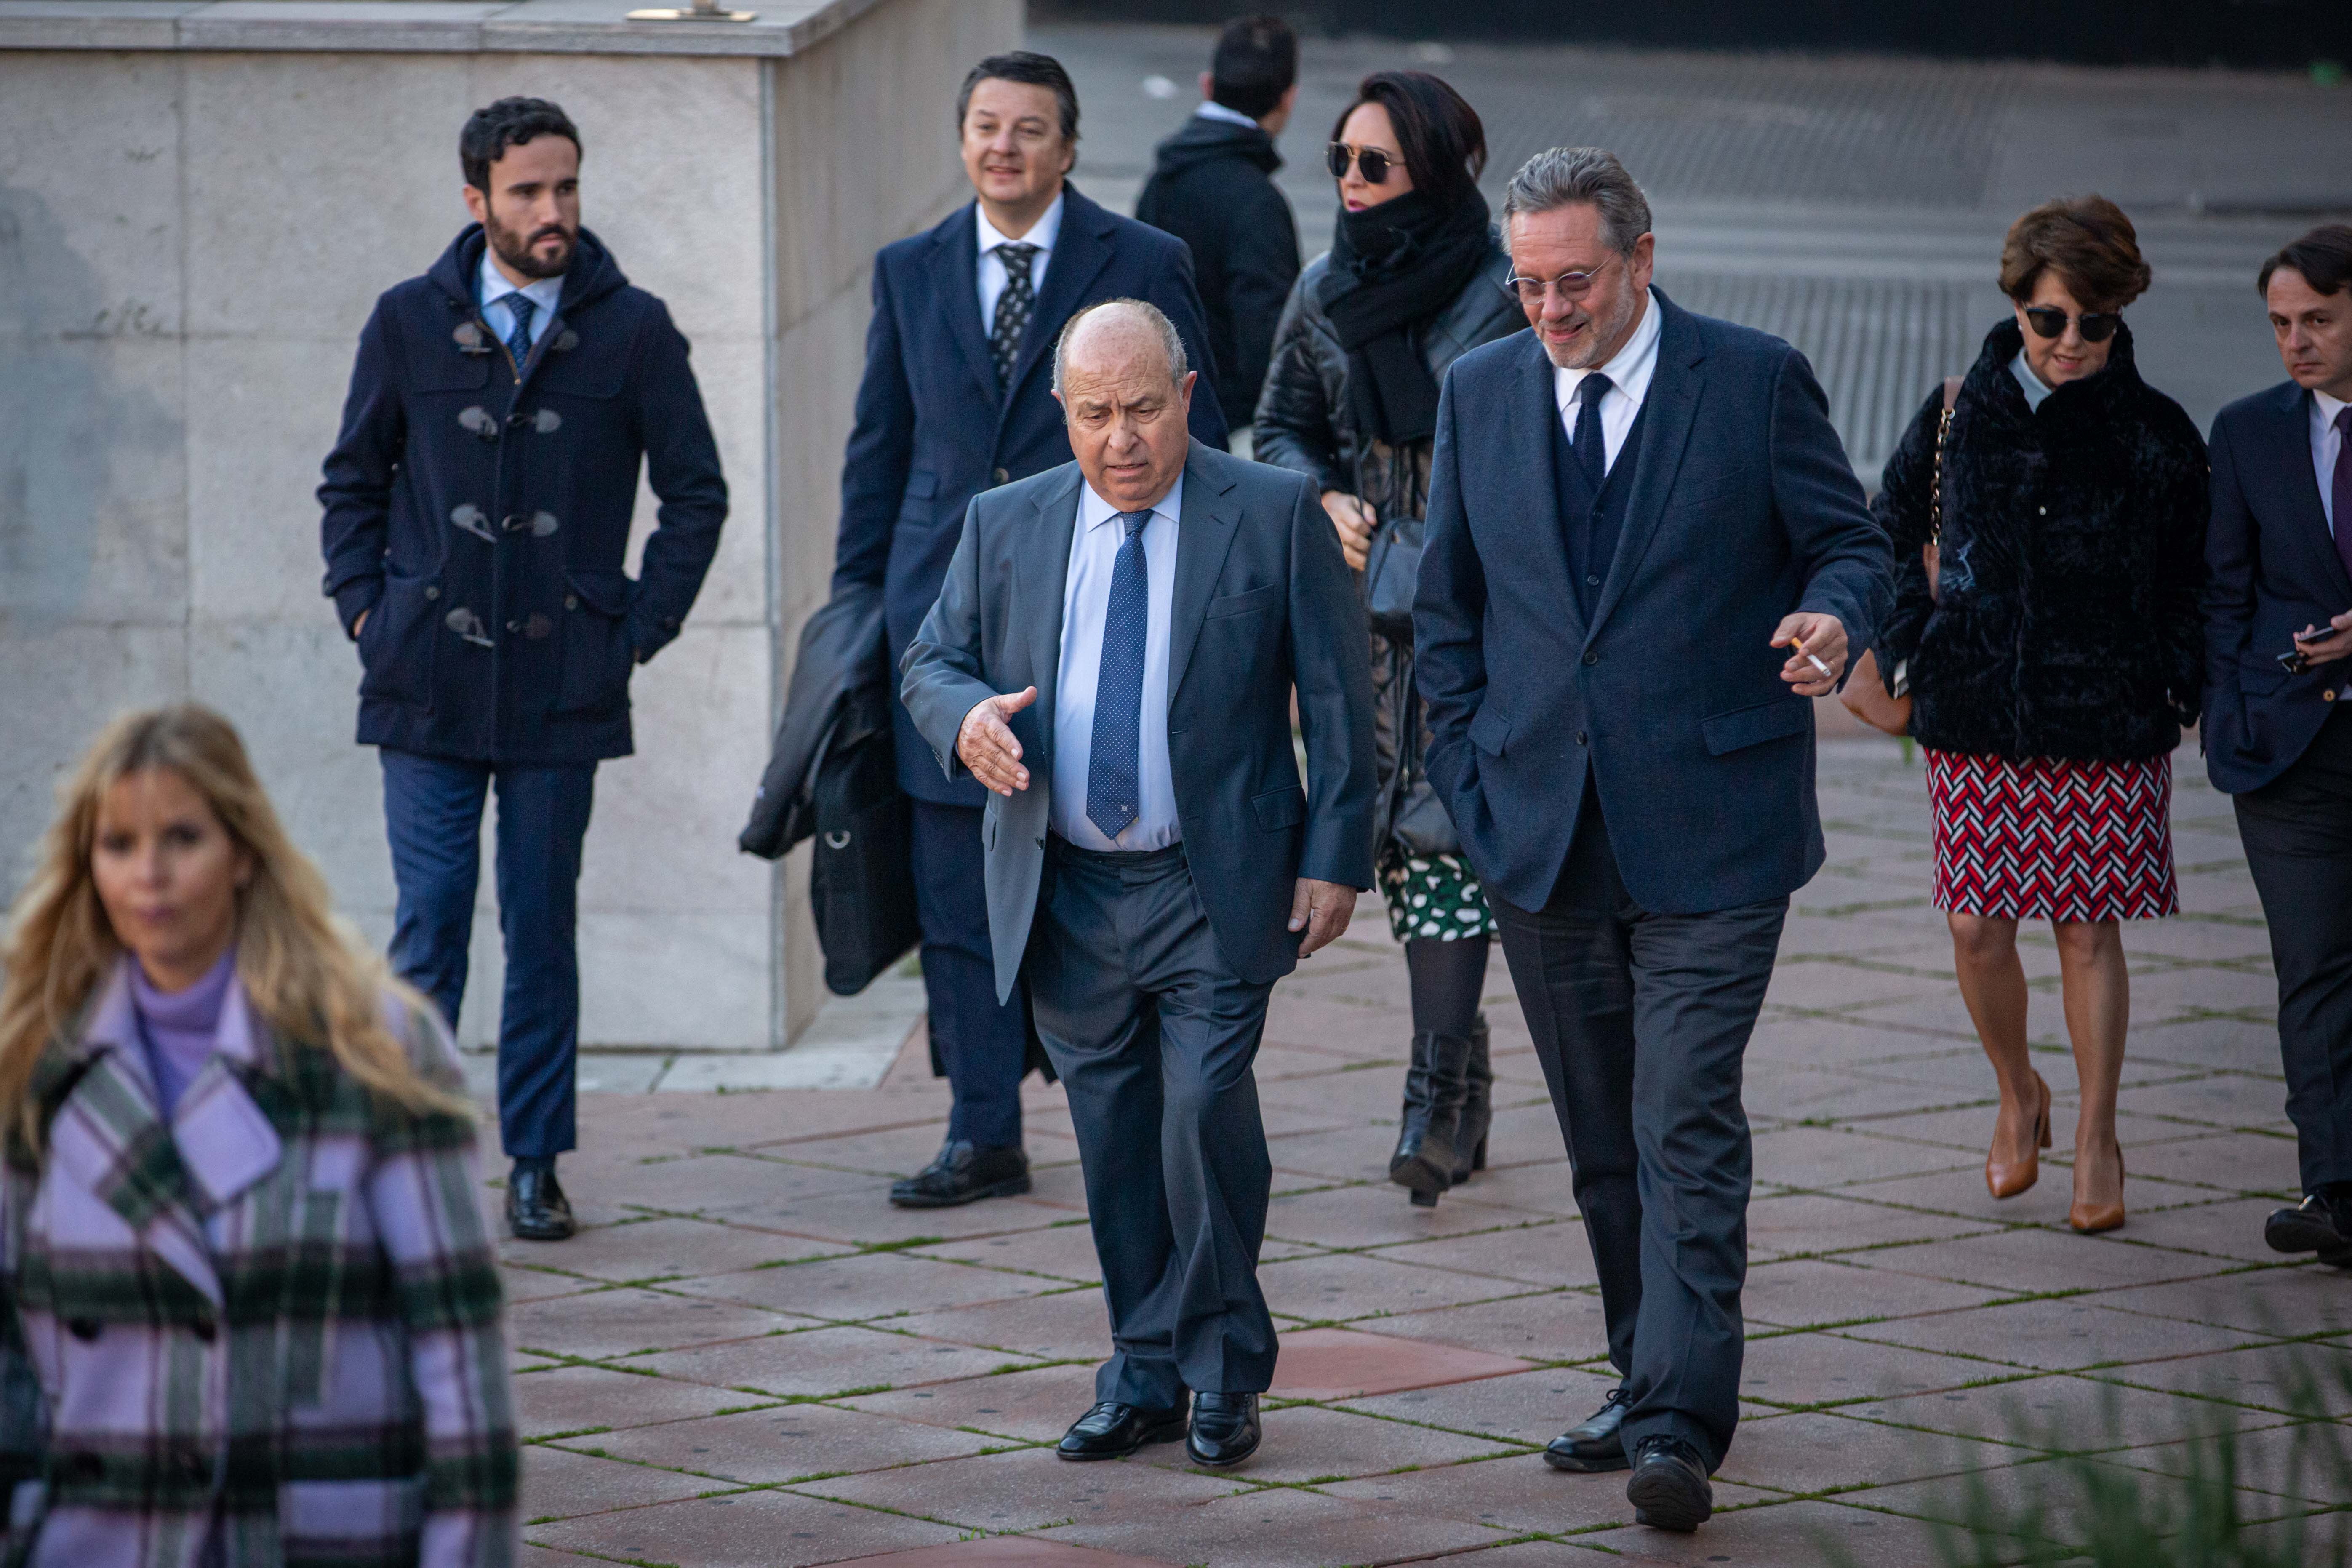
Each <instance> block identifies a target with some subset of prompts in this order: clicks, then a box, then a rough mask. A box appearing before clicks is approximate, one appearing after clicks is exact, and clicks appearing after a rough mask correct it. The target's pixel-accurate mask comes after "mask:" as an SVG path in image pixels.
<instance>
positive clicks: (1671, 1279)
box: [1413, 148, 1891, 1531]
mask: <svg viewBox="0 0 2352 1568" xmlns="http://www.w3.org/2000/svg"><path fill="white" fill-rule="evenodd" d="M1503 215H1504V226H1505V239H1506V241H1507V244H1508V247H1509V249H1510V253H1511V266H1512V273H1513V278H1512V286H1513V287H1514V288H1515V289H1517V292H1518V295H1519V300H1520V303H1521V305H1522V306H1523V308H1524V309H1525V310H1526V312H1527V316H1528V323H1529V325H1530V326H1531V327H1532V328H1533V331H1529V332H1523V333H1520V334H1518V335H1517V336H1515V337H1510V338H1506V339H1504V340H1502V341H1501V342H1495V343H1490V344H1488V345H1487V346H1486V347H1485V348H1481V349H1476V350H1473V351H1472V352H1471V353H1467V354H1465V355H1463V356H1462V357H1461V358H1460V359H1458V360H1456V361H1455V362H1454V366H1453V368H1452V370H1451V371H1450V372H1448V374H1447V376H1446V381H1445V387H1444V396H1443V399H1442V405H1441V407H1440V410H1439V413H1438V418H1437V441H1436V450H1435V455H1434V458H1433V468H1432V472H1431V476H1430V490H1429V518H1428V542H1427V546H1426V549H1425V552H1424V553H1423V558H1422V566H1421V578H1420V587H1419V592H1418V595H1417V598H1416V600H1415V603H1414V605H1413V634H1414V638H1415V641H1416V644H1417V650H1418V653H1419V658H1420V679H1421V689H1422V694H1423V697H1424V698H1426V699H1427V700H1428V704H1429V724H1430V731H1431V739H1430V742H1429V752H1428V768H1429V776H1430V778H1431V779H1432V780H1433V781H1434V783H1435V784H1436V785H1437V788H1438V790H1439V792H1440V795H1441V796H1442V797H1443V798H1444V800H1445V802H1446V804H1447V805H1448V807H1449V808H1450V809H1451V811H1452V813H1453V816H1454V826H1455V827H1456V829H1457V830H1458V831H1459V833H1460V835H1461V837H1462V842H1463V847H1464V848H1465V850H1466V852H1467V853H1468V855H1469V857H1470V861H1471V864H1472V866H1473V867H1474V868H1475V869H1476V871H1477V873H1478V875H1479V877H1480V879H1482V880H1483V881H1484V883H1485V884H1486V894H1487V897H1488V899H1489V900H1492V902H1493V905H1494V910H1495V913H1496V919H1497V921H1498V922H1499V923H1500V925H1501V927H1502V937H1503V952H1504V955H1505V957H1506V958H1507V960H1508V962H1509V963H1510V966H1511V978H1512V980H1513V982H1514V984H1516V985H1517V990H1518V994H1519V1003H1520V1006H1521V1007H1522V1008H1523V1009H1524V1010H1525V1012H1526V1015H1527V1019H1528V1030H1529V1033H1530V1034H1532V1035H1533V1037H1534V1040H1535V1047H1536V1052H1537V1056H1538V1059H1539V1060H1540V1061H1541V1063H1542V1065H1543V1069H1544V1078H1545V1080H1546V1082H1547V1083H1548V1085H1549V1088H1550V1089H1551V1096H1552V1104H1553V1109H1554V1110H1555V1111H1556V1112H1557V1114H1558V1116H1559V1124H1560V1131H1561V1133H1562V1135H1563V1136H1564V1138H1565V1139H1566V1142H1567V1144H1568V1153H1569V1161H1570V1167H1571V1169H1572V1173H1573V1176H1572V1180H1573V1183H1574V1189H1575V1194H1576V1201H1577V1206H1578V1208H1579V1209H1580V1211H1581V1212H1582V1214H1583V1216H1584V1227H1585V1232H1586V1237H1587V1239H1588V1240H1589V1241H1590V1242H1591V1247H1592V1254H1593V1261H1594V1263H1595V1265H1596V1267H1597V1268H1598V1271H1599V1274H1600V1279H1601V1304H1602V1307H1603V1310H1604V1312H1605V1315H1606V1318H1607V1321H1608V1329H1609V1352H1610V1359H1611V1360H1612V1362H1613V1363H1615V1365H1616V1367H1617V1370H1618V1372H1619V1373H1620V1374H1621V1375H1622V1378H1623V1382H1622V1385H1621V1386H1620V1387H1619V1388H1618V1389H1616V1390H1614V1391H1612V1394H1610V1396H1609V1399H1608V1402H1607V1403H1606V1404H1604V1405H1602V1407H1601V1410H1600V1411H1599V1412H1597V1413H1596V1414H1595V1415H1592V1416H1591V1418H1589V1419H1588V1420H1586V1421H1584V1422H1583V1423H1581V1424H1580V1425H1579V1426H1575V1427H1571V1428H1570V1430H1569V1431H1568V1432H1566V1433H1565V1434H1563V1435H1562V1436H1560V1437H1559V1439H1558V1440H1556V1441H1555V1442H1554V1443H1553V1444H1552V1445H1551V1447H1550V1448H1549V1450H1548V1451H1547V1453H1546V1456H1545V1457H1546V1458H1547V1459H1548V1460H1549V1461H1550V1462H1551V1463H1552V1464H1553V1465H1554V1466H1556V1467H1557V1468H1562V1469H1572V1470H1605V1469H1620V1468H1626V1467H1627V1466H1628V1465H1629V1464H1630V1466H1631V1467H1632V1468H1633V1477H1632V1479H1630V1480H1629V1482H1628V1484H1627V1487H1626V1495H1627V1497H1628V1498H1629V1499H1630V1500H1632V1501H1633V1505H1634V1513H1635V1518H1637V1519H1638V1520H1640V1521H1642V1522H1643V1523H1645V1524H1651V1525H1655V1526H1658V1527H1661V1528H1664V1529H1668V1530H1680V1531H1688V1530H1694V1529H1696V1528H1697V1526H1698V1525H1699V1524H1700V1523H1702V1522H1703V1521H1705V1520H1706V1517H1707V1515H1708V1513H1709V1512H1710V1511H1711V1510H1712V1507H1713V1494H1712V1489H1711V1488H1710V1487H1709V1485H1708V1483H1707V1476H1708V1474H1709V1472H1711V1471H1712V1470H1714V1469H1715V1468H1716V1467H1717V1466H1718V1465H1719V1464H1721V1463H1722V1461H1723V1457H1724V1452H1725V1450H1726V1449H1727V1447H1729V1445H1730V1442H1731V1433H1732V1427H1733V1425H1734V1423H1735V1421H1736V1420H1737V1418H1738V1383H1739V1365H1740V1353H1741V1344H1742V1340H1741V1323H1740V1313H1739V1290H1740V1285H1741V1282H1742V1280H1743V1279H1744V1278H1745V1276H1746V1272H1747V1209H1748V1180H1749V1168H1750V1159H1749V1148H1748V1121H1747V1117H1746V1115H1745V1113H1744V1112H1743V1111H1742V1110H1741V1108H1740V1100H1739V1086H1740V1061H1741V1057H1742V1054H1743V1053H1744V1052H1745V1050H1746V1048H1747V1045H1748V1034H1749V1032H1750V1030H1751V1029H1753V1027H1754V1026H1755V1022H1756V1016H1757V1012H1758V1009H1759V1007H1760V1006H1761V1005H1762V1004H1763V1000H1764V990H1765V986H1766V984H1768V983H1769V981H1770V979H1771V974H1772V962H1773V958H1774V955H1775V953H1776V952H1777V950H1778V947H1779V942H1780V927H1781V924H1782V922H1783V921H1784V920H1785V919H1786V918H1787V915H1788V909H1789V895H1790V893H1791V892H1793V891H1794V890H1795V889H1797V888H1799V887H1801V886H1802V885H1803V883H1804V882H1805V881H1806V880H1807V879H1809V878H1811V876H1812V874H1813V872H1814V871H1815V870H1816V869H1817V868H1819V867H1820V865H1821V863H1822V832H1821V824H1820V820H1819V817H1818V816H1817V815H1816V813H1815V808H1814V800H1813V717H1812V703H1811V698H1812V697H1814V696H1817V695H1819V694H1821V693H1823V692H1827V691H1829V690H1831V689H1833V688H1834V687H1835V685H1836V683H1837V681H1838V680H1839V679H1840V678H1841V677H1842V676H1843V674H1844V670H1845V660H1846V653H1847V649H1848V647H1849V646H1851V647H1868V646H1869V642H1870V637H1871V634H1872V630H1873V628H1874V626H1875V625H1876V623H1877V621H1878V619H1879V617H1880V616H1881V615H1882V614H1883V613H1884V611H1885V607H1886V605H1887V601H1888V599H1889V597H1890V595H1891V577H1890V572H1889V564H1890V563H1889V558H1888V548H1887V543H1886V540H1885V535H1884V534H1882V533H1881V532H1880V531H1879V530H1878V527H1877V525H1876V524H1875V523H1874V522H1873V521H1872V520H1871V515H1870V512H1869V510H1868V508H1867V507H1866V506H1865V505H1864V500H1863V492H1862V487H1861V485H1860V484H1858V483H1856V482H1855V479H1854V477H1853V469H1852V468H1850V467H1849V466H1848V465H1847V462H1846V458H1845V452H1844V449H1843V447H1842V446H1841V445H1840V444H1839V441H1838V437H1837V434H1836V432H1835V431H1834V430H1833V429H1832V428H1831V426H1830V422H1829V416H1828V406H1827V401H1826V399H1824V398H1823V397H1822V391H1821V388H1820V386H1819V385H1818V384H1816V383H1815V382H1814V380H1813V376H1812V373H1811V370H1810V369H1809V368H1808V367H1807V366H1806V363H1805V362H1804V359H1803V358H1802V356H1801V355H1800V354H1798V353H1796V351H1795V350H1793V349H1791V348H1790V346H1789V345H1788V344H1787V343H1785V342H1781V341H1780V339H1778V338H1774V337H1768V336H1766V335H1765V334H1764V333H1761V332H1756V331H1748V330H1747V329H1745V328H1742V327H1736V326H1733V325H1731V324H1729V323H1728V322H1724V321H1711V320H1708V319H1707V318H1706V317H1702V316H1694V315H1692V314H1690V313H1689V312H1688V311H1685V310H1679V309H1677V308H1676V307H1675V305H1674V304H1673V303H1671V302H1670V301H1669V300H1667V299H1666V297H1665V296H1664V294H1662V293H1660V292H1658V291H1657V290H1656V289H1652V288H1651V287H1650V270H1651V260H1652V250H1653V239H1652V237H1651V234H1650V208H1649V203H1648V202H1647V201H1646V200H1644V199H1643V195H1642V192H1641V188H1640V187H1639V186H1637V185H1636V184H1634V183H1633V178H1632V176H1631V175H1629V174H1626V172H1625V170H1624V167H1623V166H1622V164H1620V163H1618V161H1617V159H1616V158H1615V156H1614V155H1612V154H1611V153H1605V152H1602V151H1600V150H1599V149H1596V148H1570V149H1555V150H1553V151H1551V152H1549V153H1538V154H1537V155H1536V156H1535V157H1533V158H1531V159H1529V160H1528V163H1526V165H1525V166H1523V167H1522V168H1521V169H1520V170H1519V172H1518V173H1517V174H1515V175H1514V176H1512V179H1511V184H1510V191H1509V195H1508V197H1507V200H1506V201H1505V203H1504V206H1503Z"/></svg>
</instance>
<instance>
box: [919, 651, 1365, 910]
mask: <svg viewBox="0 0 2352 1568" xmlns="http://www.w3.org/2000/svg"><path fill="white" fill-rule="evenodd" d="M1036 700H1037V689H1036V688H1035V687H1034V686H1024V687H1023V688H1022V689H1020V690H1018V691H1016V692H1014V693H1013V695H1011V696H1010V697H988V698H983V699H982V700H980V701H978V702H975V703H973V704H972V708H971V712H969V713H967V714H965V715H964V716H963V724H962V727H961V728H960V729H958V730H957V731H956V755H957V756H958V757H960V758H961V759H962V760H963V765H964V766H965V767H967V768H969V769H971V776H972V777H974V778H976V779H978V780H979V781H980V782H981V783H982V784H986V785H987V786H988V787H989V788H990V789H992V790H994V791H995V792H996V793H997V794H999V795H1012V793H1013V791H1014V790H1017V789H1027V788H1028V787H1029V770H1028V769H1027V768H1024V767H1023V766H1022V765H1021V742H1020V740H1019V738H1018V737H1016V736H1015V735H1014V734H1013V725H1012V723H1011V720H1012V718H1013V715H1014V714H1015V713H1018V712H1020V711H1021V710H1023V709H1024V708H1026V707H1028V706H1029V704H1031V703H1032V702H1034V701H1036ZM1341 923H1342V924H1345V923H1346V922H1345V921H1342V922H1341ZM1333 934H1334V935H1337V934H1338V933H1337V932H1334V933H1333Z"/></svg>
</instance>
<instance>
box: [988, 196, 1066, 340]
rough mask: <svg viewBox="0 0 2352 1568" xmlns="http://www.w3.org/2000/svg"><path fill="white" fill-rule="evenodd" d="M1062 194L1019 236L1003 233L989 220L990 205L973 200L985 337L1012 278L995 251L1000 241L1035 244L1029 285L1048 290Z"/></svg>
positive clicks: (1038, 290) (993, 325)
mask: <svg viewBox="0 0 2352 1568" xmlns="http://www.w3.org/2000/svg"><path fill="white" fill-rule="evenodd" d="M1064 199H1065V198H1064V197H1063V196H1055V198H1054V205H1052V206H1050V207H1047V208H1046V209H1045V216H1044V217H1041V218H1039V219H1038V220H1037V221H1036V222H1035V223H1033V224H1031V225H1030V226H1029V232H1028V233H1027V234H1024V235H1023V236H1022V237H1020V238H1019V239H1014V238H1013V237H1012V236H1010V235H1008V234H1005V233H1003V231H1002V230H1000V229H998V227H997V226H995V225H994V224H992V223H991V222H989V221H988V209H987V208H986V207H983V206H982V205H980V204H979V203H977V202H974V203H973V204H972V216H973V217H975V218H977V219H978V220H979V226H980V332H981V336H982V337H986V336H987V335H988V334H989V333H990V332H991V331H994V330H995V328H996V300H997V297H998V296H999V295H1001V294H1003V292H1004V285H1005V284H1006V283H1008V282H1010V281H1011V279H1008V278H1007V277H1006V276H1005V274H1004V258H1003V257H1001V256H999V255H997V254H996V247H998V246H1000V245H1034V246H1035V247H1037V254H1036V255H1034V256H1033V257H1031V258H1029V289H1030V291H1031V292H1032V293H1036V294H1043V293H1044V292H1045V263H1047V262H1048V261H1051V260H1052V259H1053V258H1054V241H1055V238H1056V237H1059V235H1060V234H1061V232H1062V203H1063V200H1064Z"/></svg>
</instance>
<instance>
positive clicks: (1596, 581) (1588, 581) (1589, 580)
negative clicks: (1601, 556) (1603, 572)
mask: <svg viewBox="0 0 2352 1568" xmlns="http://www.w3.org/2000/svg"><path fill="white" fill-rule="evenodd" d="M1584 585H1585V586H1586V587H1588V588H1598V587H1599V586H1601V579H1600V578H1598V577H1594V576H1591V575H1589V574H1588V575H1587V576H1586V577H1585V579H1584Z"/></svg>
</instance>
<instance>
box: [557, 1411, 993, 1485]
mask: <svg viewBox="0 0 2352 1568" xmlns="http://www.w3.org/2000/svg"><path fill="white" fill-rule="evenodd" d="M1001 1443H1002V1440H1001V1439H994V1438H991V1437H987V1436H980V1435H977V1434H973V1433H970V1432H958V1431H952V1430H950V1429H948V1428H946V1427H941V1426H929V1425H925V1424H921V1423H917V1422H912V1421H901V1420H898V1419H897V1418H896V1417H894V1416H890V1415H879V1414H877V1413H873V1412H869V1411H860V1410H844V1409H837V1408H835V1406H833V1405H806V1404H803V1405H768V1406H766V1407H765V1408H762V1409H759V1410H745V1411H739V1412H737V1413H736V1414H734V1415H710V1416H703V1417H699V1418H697V1419H692V1420H686V1421H665V1422H662V1423H660V1424H658V1425H656V1426H635V1427H631V1428H629V1429H628V1430H626V1431H618V1432H610V1433H602V1434H597V1435H594V1436H582V1437H571V1438H564V1439H562V1440H561V1441H559V1442H558V1443H557V1444H556V1445H555V1447H562V1448H567V1449H570V1450H572V1451H573V1452H575V1453H577V1452H585V1451H588V1450H591V1449H593V1450H596V1451H600V1452H602V1453H604V1454H608V1455H610V1456H611V1457H612V1458H616V1459H625V1460H627V1461H629V1462H631V1463H633V1464H639V1465H653V1466H658V1467H660V1468H664V1469H669V1470H677V1471H680V1472H683V1473H685V1474H688V1475H693V1476H704V1477H708V1478H709V1479H711V1480H712V1481H717V1482H733V1483H736V1484H739V1485H743V1486H772V1485H776V1484H778V1483H782V1482H791V1481H805V1480H813V1479H815V1478H817V1477H819V1476H834V1475H839V1474H842V1473H844V1472H857V1471H866V1470H886V1469H892V1468H897V1467H898V1466H901V1465H913V1464H920V1463H923V1462H925V1461H927V1460H932V1459H950V1458H963V1457H965V1456H967V1455H971V1454H977V1453H980V1452H981V1451H982V1450H983V1449H987V1448H990V1447H999V1446H1001Z"/></svg>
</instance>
